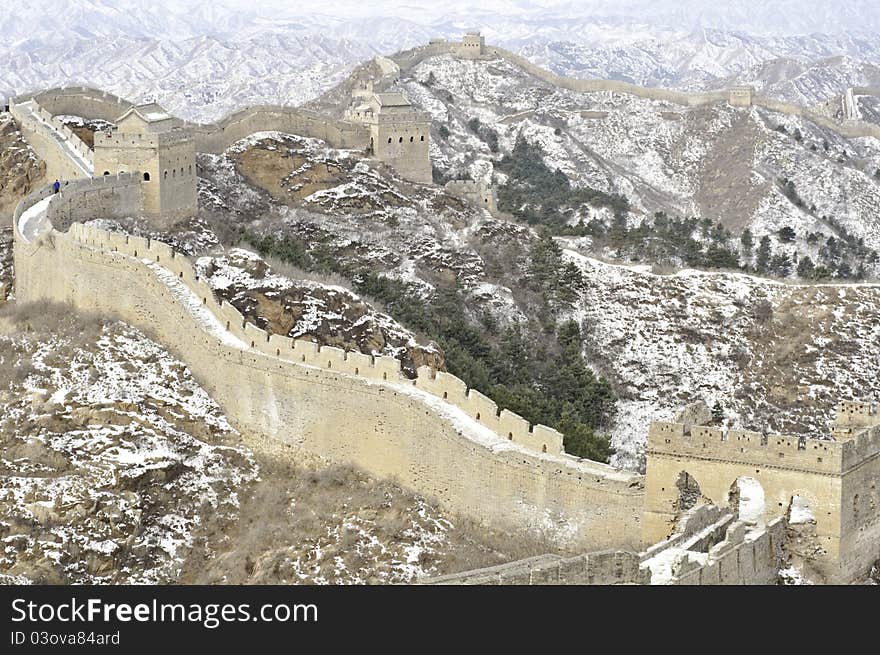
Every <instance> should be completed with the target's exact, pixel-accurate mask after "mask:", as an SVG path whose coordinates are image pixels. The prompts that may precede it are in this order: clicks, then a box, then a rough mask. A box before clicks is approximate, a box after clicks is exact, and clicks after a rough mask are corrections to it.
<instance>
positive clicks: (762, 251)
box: [755, 234, 773, 273]
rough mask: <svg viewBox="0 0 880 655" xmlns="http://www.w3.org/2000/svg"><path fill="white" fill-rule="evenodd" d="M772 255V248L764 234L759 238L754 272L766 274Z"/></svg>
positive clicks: (768, 238)
mask: <svg viewBox="0 0 880 655" xmlns="http://www.w3.org/2000/svg"><path fill="white" fill-rule="evenodd" d="M772 255H773V247H772V246H771V245H770V237H769V236H767V235H766V234H765V235H764V236H762V237H761V243H760V244H759V245H758V254H757V257H756V258H755V270H756V271H758V273H766V272H767V269H768V266H769V265H770V257H771V256H772Z"/></svg>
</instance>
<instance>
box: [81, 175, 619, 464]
mask: <svg viewBox="0 0 880 655" xmlns="http://www.w3.org/2000/svg"><path fill="white" fill-rule="evenodd" d="M137 179H138V177H137V174H134V175H131V176H122V175H120V176H114V177H113V181H112V182H110V181H103V180H91V181H88V183H87V184H88V185H90V186H91V185H95V186H101V185H104V186H107V185H109V184H113V183H117V184H119V183H122V184H126V183H129V182H131V181H137ZM68 235H69V236H70V238H72V239H73V240H75V241H77V242H79V243H82V244H84V245H87V246H90V247H93V248H98V249H102V250H106V251H110V252H119V253H122V254H125V255H129V256H131V257H135V258H138V259H141V260H150V261H152V262H155V263H157V264H160V265H161V266H163V267H165V268H167V269H168V270H169V271H171V272H172V273H173V274H174V275H175V276H176V277H177V278H178V279H179V280H181V281H182V282H183V283H184V284H186V285H187V286H188V287H190V288H191V289H192V290H193V291H194V292H195V293H196V295H197V296H198V297H199V298H200V299H201V301H202V304H203V306H204V307H205V308H207V309H208V310H209V311H210V312H211V313H212V314H214V316H216V317H217V319H218V321H219V322H220V323H221V324H222V325H223V327H224V329H226V330H227V331H229V332H230V333H231V335H233V336H234V337H235V338H237V339H239V340H240V341H241V342H242V343H243V344H244V346H245V347H247V348H252V349H254V350H256V351H258V352H260V353H263V354H265V355H269V356H271V357H276V358H280V359H282V360H285V361H288V362H291V363H295V364H300V365H305V366H311V367H316V368H320V369H324V370H327V371H334V372H339V373H343V374H346V375H353V376H359V377H362V378H366V379H370V380H376V381H382V382H392V383H397V384H403V385H409V386H412V387H413V388H415V389H418V390H421V391H424V392H427V393H429V394H431V395H432V396H435V397H436V398H438V399H440V400H443V401H446V402H447V403H449V404H450V405H452V406H455V407H457V408H458V409H461V410H462V411H463V412H464V413H465V414H466V415H467V416H468V417H470V418H471V419H473V420H474V421H476V422H477V423H479V424H480V425H482V426H484V427H485V428H486V429H488V430H490V431H491V432H492V433H493V434H494V435H495V438H496V439H497V440H498V441H501V442H503V441H505V440H506V441H507V442H508V443H510V444H511V445H513V446H518V447H522V448H525V449H528V450H529V451H532V452H534V453H539V454H541V455H550V456H557V457H561V458H562V459H561V460H560V461H561V462H564V463H565V464H566V465H575V464H580V463H581V461H580V460H579V459H578V458H571V457H569V456H566V455H565V453H564V449H563V435H562V434H561V433H559V432H557V431H556V430H554V429H552V428H549V427H547V426H544V425H531V424H529V422H528V421H526V420H525V419H524V418H522V417H520V416H518V415H517V414H515V413H513V412H511V411H509V410H499V408H498V406H497V405H496V404H495V403H494V402H493V401H492V400H491V399H489V398H487V397H486V396H484V395H483V394H481V393H480V392H479V391H477V390H475V389H469V388H468V387H467V385H466V384H465V383H464V382H463V381H462V380H460V379H459V378H457V377H455V376H454V375H451V374H449V373H446V372H443V371H437V370H435V369H432V368H430V367H421V368H419V369H418V371H417V377H416V378H415V379H414V380H410V379H407V378H406V377H405V376H404V375H403V372H402V370H401V364H400V360H398V359H396V358H394V357H387V356H380V355H366V354H364V353H361V352H356V351H355V352H352V351H344V350H341V349H339V348H335V347H332V346H319V345H318V344H316V343H314V342H312V341H309V340H304V339H294V338H290V337H286V336H281V335H276V334H270V333H268V332H266V331H265V330H263V329H261V328H259V327H257V326H256V325H254V324H253V323H251V322H249V321H248V320H247V319H246V318H245V317H244V316H243V315H242V314H241V313H240V312H239V311H238V310H237V309H236V308H235V307H234V306H233V305H231V304H230V303H228V302H226V301H220V302H218V301H217V299H216V298H215V296H214V293H213V290H212V289H211V288H210V286H209V285H207V284H206V283H205V282H204V281H203V280H202V279H201V278H200V277H199V275H197V274H196V272H195V269H194V268H193V266H192V264H191V262H190V261H189V260H188V259H187V258H186V257H185V256H182V255H179V254H177V253H175V252H174V250H173V249H172V248H170V247H169V246H168V245H167V244H164V243H162V242H158V241H151V240H150V239H144V238H141V237H135V236H131V235H127V234H122V233H117V232H111V231H107V230H102V229H99V228H94V227H91V226H85V225H82V224H80V223H75V224H73V225H71V227H70V230H69V232H68ZM583 463H584V465H585V466H586V467H587V468H588V469H589V471H590V472H591V474H595V473H596V472H597V471H598V472H600V473H605V474H612V473H613V474H616V475H621V472H620V471H618V470H616V469H614V468H612V467H610V466H607V465H604V464H601V463H598V462H588V461H584V462H583ZM622 475H624V476H626V474H622Z"/></svg>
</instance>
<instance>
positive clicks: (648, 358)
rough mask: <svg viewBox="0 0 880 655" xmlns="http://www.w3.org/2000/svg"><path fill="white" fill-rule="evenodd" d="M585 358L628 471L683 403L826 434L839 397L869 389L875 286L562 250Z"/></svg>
mask: <svg viewBox="0 0 880 655" xmlns="http://www.w3.org/2000/svg"><path fill="white" fill-rule="evenodd" d="M565 256H566V257H567V258H568V259H570V260H571V261H574V262H575V263H577V264H578V266H579V267H580V268H581V270H582V271H583V273H584V279H585V286H584V288H583V289H582V291H581V300H580V303H579V305H578V307H577V308H576V311H575V313H574V316H575V318H576V319H578V320H580V321H581V322H582V323H583V324H584V326H585V327H584V333H585V335H587V347H586V351H585V355H586V357H587V359H588V361H590V362H591V363H592V364H593V365H594V366H595V367H597V368H598V369H599V370H600V371H602V372H603V373H604V374H605V375H606V376H608V377H609V378H610V379H611V380H612V381H613V382H614V383H615V385H616V387H617V389H618V393H619V395H620V402H619V405H618V409H619V415H618V417H617V420H616V423H615V425H614V427H613V428H612V433H611V434H612V443H613V445H614V446H615V447H616V448H617V449H618V454H617V456H616V460H615V461H616V463H618V464H620V465H623V466H627V467H638V466H639V465H640V463H641V460H642V457H643V452H642V449H643V445H644V442H645V439H646V436H647V429H648V424H649V423H650V421H651V420H662V419H664V418H665V419H668V418H671V415H672V413H673V412H674V410H675V409H677V408H678V407H681V406H683V405H685V404H687V403H689V402H692V401H694V400H699V399H702V400H704V401H705V402H706V403H707V404H708V405H709V406H710V407H712V406H713V405H714V404H715V403H716V402H717V403H719V404H720V405H721V407H722V408H723V410H724V413H725V420H726V422H727V424H728V425H729V426H730V427H744V428H748V429H761V428H763V427H767V428H768V429H769V430H771V431H782V432H792V433H796V434H805V435H808V436H811V437H823V436H828V434H829V431H828V424H829V421H830V419H831V418H832V412H833V410H834V406H835V405H836V403H837V401H838V400H839V399H846V398H853V397H857V398H870V397H871V396H873V395H875V394H878V393H880V386H878V383H877V375H878V373H880V358H878V357H877V356H876V354H875V353H874V349H873V346H872V344H873V343H874V342H875V340H876V339H877V338H878V337H880V288H878V287H877V286H876V285H871V284H857V285H843V286H835V285H813V286H809V285H789V284H782V283H778V282H773V281H770V280H765V279H761V278H755V277H751V276H748V275H741V274H731V273H703V272H698V271H688V270H685V271H680V272H679V273H676V274H674V275H655V274H652V273H650V272H648V271H646V270H644V269H643V268H638V267H626V266H617V265H611V264H606V263H604V262H601V261H599V260H596V259H592V258H589V257H585V256H584V255H581V254H579V253H577V252H575V251H573V250H566V251H565Z"/></svg>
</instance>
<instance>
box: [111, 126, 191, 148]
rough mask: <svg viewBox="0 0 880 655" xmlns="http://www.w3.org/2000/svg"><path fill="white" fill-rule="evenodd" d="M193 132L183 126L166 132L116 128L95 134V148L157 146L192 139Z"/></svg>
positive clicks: (185, 141) (175, 143) (171, 144)
mask: <svg viewBox="0 0 880 655" xmlns="http://www.w3.org/2000/svg"><path fill="white" fill-rule="evenodd" d="M192 139H193V134H192V132H191V131H190V130H188V129H185V128H180V127H177V128H174V129H172V130H168V131H167V132H152V133H151V132H145V133H142V134H141V133H135V132H128V133H121V132H118V131H116V130H113V131H110V132H99V133H97V134H95V148H152V149H155V148H159V147H163V146H173V145H177V144H180V143H187V142H188V141H192Z"/></svg>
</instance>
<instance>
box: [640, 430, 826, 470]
mask: <svg viewBox="0 0 880 655" xmlns="http://www.w3.org/2000/svg"><path fill="white" fill-rule="evenodd" d="M647 450H648V452H649V453H657V454H665V455H673V456H683V457H694V458H699V459H703V460H717V461H725V462H735V463H743V464H748V465H749V466H759V467H760V466H772V467H776V468H787V469H797V470H803V471H810V472H817V473H828V474H835V473H837V474H839V473H840V472H841V471H842V469H843V445H842V444H841V443H838V442H835V441H826V440H820V439H801V438H798V437H793V436H787V435H763V434H761V433H760V432H750V431H747V430H727V431H725V430H724V429H722V428H719V427H708V426H693V427H691V429H690V430H689V431H687V430H686V429H685V426H684V425H683V424H681V423H670V422H665V421H657V422H654V423H652V424H651V427H650V428H649V431H648V445H647Z"/></svg>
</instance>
